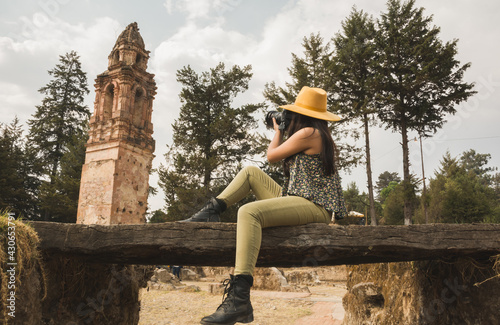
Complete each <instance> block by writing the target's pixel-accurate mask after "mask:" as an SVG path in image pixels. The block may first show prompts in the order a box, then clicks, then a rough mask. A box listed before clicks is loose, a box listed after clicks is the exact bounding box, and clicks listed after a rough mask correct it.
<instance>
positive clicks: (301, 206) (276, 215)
mask: <svg viewBox="0 0 500 325" xmlns="http://www.w3.org/2000/svg"><path fill="white" fill-rule="evenodd" d="M250 192H253V194H254V195H255V196H256V198H257V201H255V202H251V203H248V204H245V205H243V206H242V207H240V208H239V209H238V224H237V227H236V264H235V269H234V274H235V275H237V274H247V275H253V271H254V268H255V264H256V262H257V257H258V255H259V250H260V244H261V240H262V228H267V227H276V226H297V225H304V224H307V223H313V222H319V223H321V222H322V223H326V224H328V223H330V221H331V214H330V213H329V212H328V211H327V210H325V209H324V208H323V207H321V206H319V205H317V204H315V203H313V202H311V201H309V200H307V199H305V198H302V197H300V196H284V197H282V196H280V195H281V186H279V185H278V184H277V183H276V182H275V181H274V180H273V179H272V178H271V177H269V176H268V175H267V174H266V173H264V172H263V171H262V170H260V169H259V168H258V167H253V166H250V167H245V168H244V169H242V170H241V171H240V172H239V173H238V175H236V177H235V178H234V179H233V181H232V182H231V183H230V184H229V185H228V186H227V187H226V189H225V190H224V191H223V192H222V193H221V194H220V195H219V196H217V198H218V199H220V200H223V201H224V202H225V203H226V204H227V206H230V205H232V204H234V203H236V202H238V201H240V200H241V199H243V198H244V197H246V196H247V195H248V194H249V193H250Z"/></svg>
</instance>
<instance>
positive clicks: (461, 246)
mask: <svg viewBox="0 0 500 325" xmlns="http://www.w3.org/2000/svg"><path fill="white" fill-rule="evenodd" d="M31 224H32V225H33V227H34V229H35V230H36V231H37V232H38V235H39V237H40V239H41V243H40V249H41V250H42V252H43V253H44V254H47V255H48V256H54V255H62V256H70V257H78V258H82V259H84V260H85V261H88V262H92V263H119V264H142V265H172V264H175V265H192V266H195V265H200V266H232V265H234V256H235V240H236V224H230V223H178V222H171V223H162V224H142V225H111V226H103V225H81V224H63V223H53V222H32V223H31ZM497 254H500V224H461V225H457V224H429V225H411V226H375V227H371V226H337V225H325V224H309V225H305V226H297V227H276V228H268V229H264V230H263V239H262V246H261V251H260V255H259V260H258V262H257V265H258V266H316V265H342V264H364V263H380V262H398V261H414V260H430V259H454V258H457V257H472V258H475V259H480V260H487V259H489V258H490V257H491V256H493V255H497Z"/></svg>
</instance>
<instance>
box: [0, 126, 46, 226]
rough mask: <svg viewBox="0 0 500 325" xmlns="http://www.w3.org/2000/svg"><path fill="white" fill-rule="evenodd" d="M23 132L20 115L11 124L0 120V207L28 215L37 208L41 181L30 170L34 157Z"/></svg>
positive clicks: (20, 214) (24, 215) (18, 214)
mask: <svg viewBox="0 0 500 325" xmlns="http://www.w3.org/2000/svg"><path fill="white" fill-rule="evenodd" d="M22 133H23V131H22V127H21V125H20V124H19V119H18V118H17V117H16V118H15V119H14V120H13V121H12V123H11V124H8V125H6V124H0V162H1V163H0V210H9V211H11V212H13V213H15V214H16V216H18V217H19V216H22V217H28V218H29V217H30V216H32V215H34V214H36V211H37V206H36V204H35V195H36V189H37V184H38V183H37V180H36V178H35V177H33V175H31V172H30V169H31V168H30V164H31V163H32V160H31V159H29V157H28V156H27V154H26V145H25V142H24V138H23V136H22Z"/></svg>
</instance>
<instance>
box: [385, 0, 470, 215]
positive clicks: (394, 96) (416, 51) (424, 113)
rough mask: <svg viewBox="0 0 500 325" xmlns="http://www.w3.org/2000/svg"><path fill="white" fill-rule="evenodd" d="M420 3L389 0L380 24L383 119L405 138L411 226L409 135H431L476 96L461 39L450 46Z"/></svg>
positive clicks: (405, 187) (406, 191) (405, 184)
mask: <svg viewBox="0 0 500 325" xmlns="http://www.w3.org/2000/svg"><path fill="white" fill-rule="evenodd" d="M414 5H415V1H414V0H409V1H407V2H405V3H403V4H402V3H401V1H400V0H389V1H388V3H387V12H386V13H383V14H382V16H381V18H380V20H379V21H378V33H377V37H376V44H377V48H378V54H379V57H378V62H377V81H376V82H377V85H378V87H379V89H378V90H379V92H380V96H379V98H377V102H378V103H379V104H380V110H379V111H378V115H379V117H380V119H381V120H382V121H383V122H384V123H385V124H386V127H387V128H391V129H393V130H394V131H396V132H399V133H400V134H401V138H402V141H401V144H402V148H403V184H402V185H403V193H404V197H405V200H404V214H405V224H411V222H412V221H411V218H412V204H411V201H412V197H413V196H414V193H413V184H411V183H410V162H409V149H408V132H409V131H411V130H415V131H417V132H418V133H419V135H420V136H429V135H431V134H432V133H435V132H436V131H437V129H439V128H441V127H442V126H443V124H444V122H445V119H444V117H445V115H446V114H454V113H455V112H456V110H455V105H456V104H458V103H460V102H462V101H464V100H466V99H467V98H468V97H470V96H471V95H473V94H474V93H475V92H474V91H472V88H473V84H468V83H465V82H463V81H462V79H463V75H464V72H465V71H466V70H467V69H468V68H469V66H470V64H469V63H467V64H464V65H460V62H459V61H458V60H457V59H456V58H455V55H456V54H457V42H458V41H457V40H454V41H452V42H447V43H444V44H443V42H442V41H441V40H440V39H439V38H438V35H439V28H438V27H436V26H432V25H431V23H432V17H424V14H423V11H424V8H415V7H414Z"/></svg>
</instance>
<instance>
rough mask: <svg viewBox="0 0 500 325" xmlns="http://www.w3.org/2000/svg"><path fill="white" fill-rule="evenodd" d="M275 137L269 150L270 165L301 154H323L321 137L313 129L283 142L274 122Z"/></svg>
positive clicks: (294, 135)
mask: <svg viewBox="0 0 500 325" xmlns="http://www.w3.org/2000/svg"><path fill="white" fill-rule="evenodd" d="M274 131H275V134H274V137H273V139H272V140H271V143H270V144H269V147H268V148H267V160H268V161H269V162H270V163H274V162H278V161H280V160H282V159H285V158H287V157H290V156H292V155H294V154H296V153H299V152H305V153H306V154H316V153H320V152H321V136H320V134H319V132H316V130H315V129H313V128H311V127H307V128H303V129H301V130H299V131H297V132H295V133H294V134H293V135H292V136H291V137H290V138H288V139H287V140H286V141H285V142H283V135H282V133H281V131H280V130H279V129H278V125H277V124H276V120H274Z"/></svg>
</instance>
